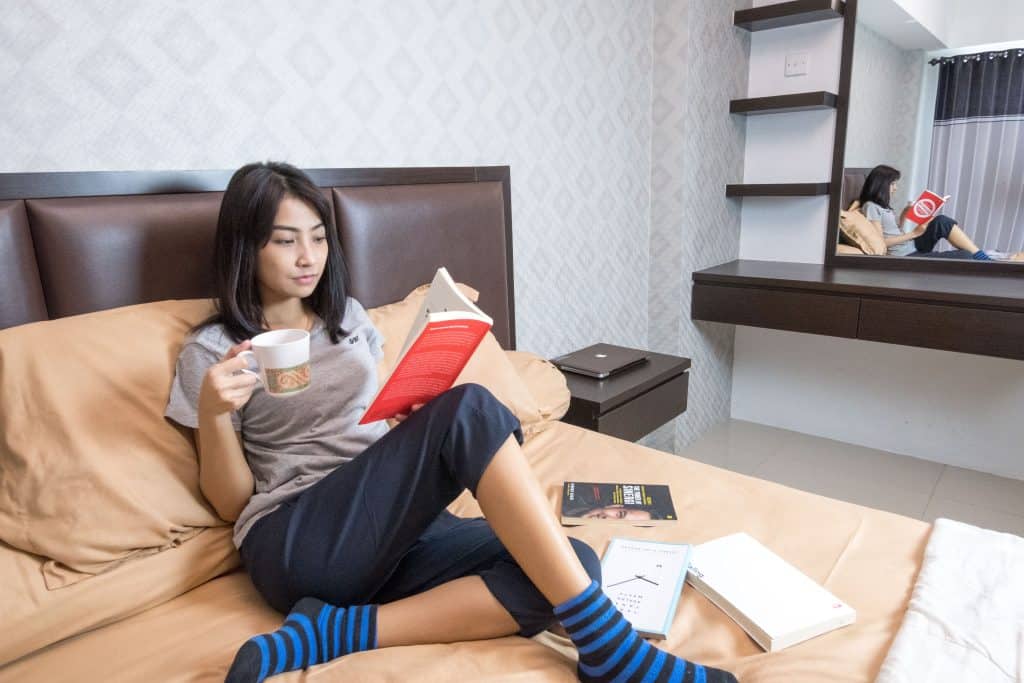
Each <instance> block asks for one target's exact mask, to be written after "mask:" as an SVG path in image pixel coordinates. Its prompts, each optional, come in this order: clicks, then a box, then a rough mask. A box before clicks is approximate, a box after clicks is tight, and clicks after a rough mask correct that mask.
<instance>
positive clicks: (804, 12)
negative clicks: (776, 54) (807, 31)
mask: <svg viewBox="0 0 1024 683" xmlns="http://www.w3.org/2000/svg"><path fill="white" fill-rule="evenodd" d="M845 8H846V5H845V3H844V2H842V0H793V1H792V2H780V3H776V4H774V5H765V6H764V7H754V8H753V9H745V10H739V11H737V12H734V13H733V20H732V23H733V24H735V25H736V26H737V27H739V28H742V29H745V30H747V31H764V30H766V29H772V28H782V27H784V26H796V25H798V24H809V23H811V22H812V21H825V20H827V19H837V18H839V17H841V16H843V11H844V10H845Z"/></svg>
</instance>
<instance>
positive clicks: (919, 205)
mask: <svg viewBox="0 0 1024 683" xmlns="http://www.w3.org/2000/svg"><path fill="white" fill-rule="evenodd" d="M949 197H950V195H948V194H947V195H946V196H945V197H940V196H939V195H937V194H935V193H934V192H932V191H931V190H925V191H924V192H922V193H921V196H920V197H918V198H917V201H915V202H914V203H913V204H912V205H911V206H910V209H909V210H908V211H907V215H906V216H904V220H908V221H910V222H911V223H914V224H916V225H921V224H922V223H927V222H928V220H929V219H930V218H931V217H932V216H934V215H935V214H937V213H938V212H939V209H941V208H942V205H943V204H945V203H946V200H948V199H949Z"/></svg>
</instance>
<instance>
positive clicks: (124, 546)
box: [0, 300, 225, 589]
mask: <svg viewBox="0 0 1024 683" xmlns="http://www.w3.org/2000/svg"><path fill="white" fill-rule="evenodd" d="M212 311H213V307H212V303H211V302H210V301H209V300H191V301H162V302H157V303H149V304H141V305H137V306H127V307H123V308H116V309H112V310H107V311H98V312H95V313H89V314H85V315H78V316H73V317H69V318H61V319H58V320H51V321H43V322H37V323H31V324H28V325H19V326H16V327H11V328H8V329H6V330H0V375H2V376H3V382H2V383H0V540H3V541H4V542H6V543H8V544H10V545H11V546H13V547H15V548H18V549H21V550H24V551H27V552H30V553H34V554H37V555H42V556H43V557H45V558H50V560H49V561H47V562H45V563H44V564H43V565H42V567H41V571H42V572H43V576H44V579H45V582H46V585H47V587H48V588H51V589H54V588H59V587H61V586H64V585H68V584H71V583H74V582H76V581H79V580H81V579H83V578H86V577H88V576H90V575H93V574H98V573H101V572H103V571H107V570H109V569H111V568H112V567H114V566H116V565H117V564H119V563H121V562H123V561H125V560H127V559H129V558H133V557H139V556H142V555H148V554H152V553H156V552H158V551H160V550H162V549H165V548H170V547H173V546H175V545H177V544H179V543H181V542H182V541H184V540H185V539H188V538H190V537H191V536H193V535H195V534H196V533H198V532H199V531H201V530H202V529H203V528H205V527H211V526H218V525H223V524H225V522H224V521H222V520H220V519H219V518H218V517H217V515H216V514H215V512H214V510H213V509H212V508H211V507H210V506H209V505H208V503H207V502H206V499H205V498H204V497H203V496H202V494H201V493H200V491H199V476H198V474H199V468H198V461H197V459H196V452H195V448H194V446H193V443H192V440H191V435H190V434H189V433H187V431H186V430H184V429H182V428H180V427H177V426H175V425H174V424H173V423H171V422H169V421H167V420H165V419H164V417H163V414H164V408H165V407H166V405H167V393H168V391H169V388H170V386H171V381H172V380H173V378H174V366H175V361H176V360H177V356H178V351H179V349H180V347H181V342H182V340H183V339H184V337H185V335H186V333H187V331H188V329H189V328H190V327H191V326H192V325H193V324H195V323H197V322H199V321H201V320H203V319H204V318H206V317H207V316H208V315H209V314H210V313H211V312H212Z"/></svg>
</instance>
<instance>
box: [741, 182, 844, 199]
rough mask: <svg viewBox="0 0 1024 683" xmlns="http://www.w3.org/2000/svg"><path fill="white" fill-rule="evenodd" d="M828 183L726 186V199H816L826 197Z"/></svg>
mask: <svg viewBox="0 0 1024 683" xmlns="http://www.w3.org/2000/svg"><path fill="white" fill-rule="evenodd" d="M828 192H829V183H743V184H739V185H726V186H725V196H726V197H817V196H819V195H827V194H828Z"/></svg>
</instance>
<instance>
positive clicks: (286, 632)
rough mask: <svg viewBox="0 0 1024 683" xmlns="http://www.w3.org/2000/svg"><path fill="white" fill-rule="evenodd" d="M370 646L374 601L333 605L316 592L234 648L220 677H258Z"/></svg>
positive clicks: (242, 681)
mask: <svg viewBox="0 0 1024 683" xmlns="http://www.w3.org/2000/svg"><path fill="white" fill-rule="evenodd" d="M375 647H377V606H376V605H360V606H357V607H347V608H346V607H335V606H333V605H329V604H327V603H326V602H324V601H323V600H317V599H316V598H302V599H301V600H299V601H298V602H297V603H295V607H294V608H292V611H291V612H289V614H288V617H287V618H286V619H285V620H284V625H283V626H281V628H279V629H278V630H276V631H274V632H273V633H264V634H262V635H259V636H253V637H252V638H250V639H249V640H247V641H246V642H245V644H244V645H242V647H241V648H239V650H238V654H236V655H235V661H234V662H232V663H231V668H230V669H229V670H228V675H227V678H226V679H225V683H262V681H263V680H264V679H265V678H266V677H267V676H274V675H277V674H279V673H282V672H284V671H295V670H296V669H305V668H307V667H310V666H313V665H314V664H320V663H322V662H327V661H330V660H332V659H335V658H337V657H340V656H342V655H346V654H349V653H350V652H361V651H363V650H372V649H373V648H375Z"/></svg>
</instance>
